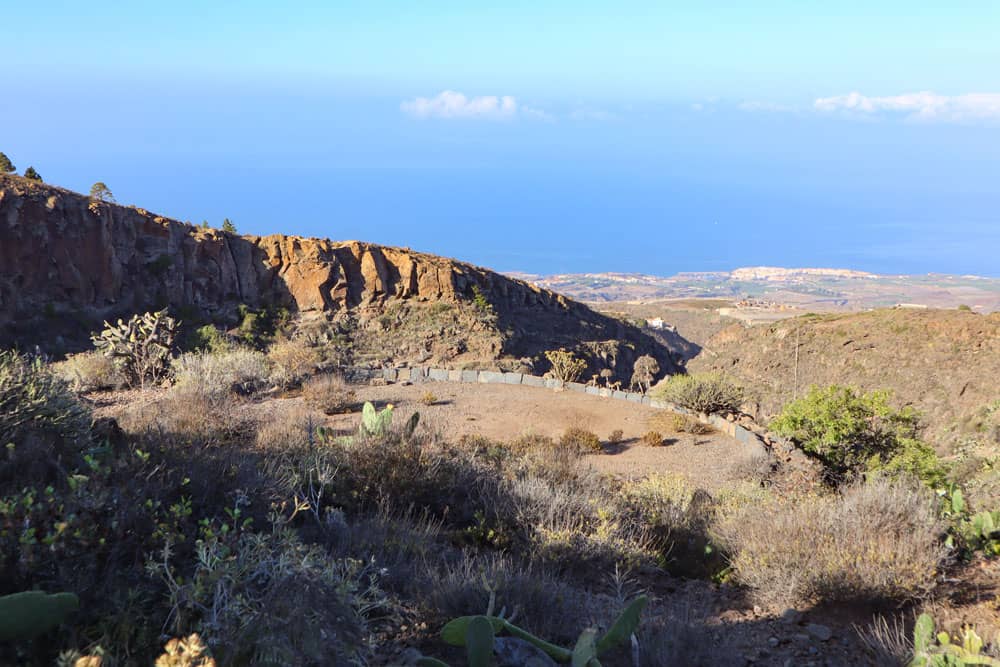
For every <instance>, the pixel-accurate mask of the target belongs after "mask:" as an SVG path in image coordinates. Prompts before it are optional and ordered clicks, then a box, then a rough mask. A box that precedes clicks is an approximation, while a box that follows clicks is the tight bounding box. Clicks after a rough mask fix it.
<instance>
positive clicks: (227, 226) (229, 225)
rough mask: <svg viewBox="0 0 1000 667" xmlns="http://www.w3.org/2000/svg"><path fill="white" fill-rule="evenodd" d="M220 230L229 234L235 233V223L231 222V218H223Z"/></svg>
mask: <svg viewBox="0 0 1000 667" xmlns="http://www.w3.org/2000/svg"><path fill="white" fill-rule="evenodd" d="M222 231H224V232H229V233H230V234H235V233H236V225H234V224H233V221H232V220H230V219H229V218H226V219H225V220H223V221H222Z"/></svg>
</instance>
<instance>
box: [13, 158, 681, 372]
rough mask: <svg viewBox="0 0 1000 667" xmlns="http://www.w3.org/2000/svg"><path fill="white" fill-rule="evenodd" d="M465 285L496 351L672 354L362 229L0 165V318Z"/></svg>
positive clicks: (455, 291) (422, 296)
mask: <svg viewBox="0 0 1000 667" xmlns="http://www.w3.org/2000/svg"><path fill="white" fill-rule="evenodd" d="M476 290H478V291H479V292H480V293H481V294H482V295H483V296H484V297H485V298H486V299H487V301H489V303H490V304H491V306H492V308H493V310H494V312H495V313H496V315H497V327H498V328H499V330H500V331H502V332H504V335H505V336H506V340H507V344H506V345H505V346H504V347H505V349H504V350H503V351H502V352H503V353H504V354H508V355H522V354H537V353H538V351H539V350H541V349H546V348H551V347H558V346H562V345H565V346H569V347H573V346H576V345H578V344H581V343H585V342H595V341H609V340H617V341H620V342H621V343H622V349H623V350H627V354H626V356H628V357H631V356H635V355H638V354H641V353H643V352H644V351H651V352H652V353H654V356H657V357H658V358H659V359H660V360H661V365H664V364H666V366H664V367H665V368H669V367H670V366H672V364H671V363H670V361H669V357H667V356H666V354H665V352H664V351H663V350H661V349H658V348H657V345H656V343H655V342H653V341H652V340H651V339H649V338H648V337H646V336H645V335H644V334H641V333H640V332H639V331H638V330H636V329H634V328H632V327H628V326H626V325H624V324H623V323H622V322H620V321H618V320H615V319H612V318H609V317H606V316H604V315H600V314H598V313H596V312H594V311H592V310H591V309H589V308H587V307H586V306H584V305H582V304H580V303H576V302H574V301H571V300H569V299H566V298H565V297H563V296H560V295H558V294H556V293H554V292H550V291H548V290H543V289H539V288H538V287H535V286H533V285H530V284H528V283H525V282H522V281H519V280H514V279H511V278H507V277H505V276H501V275H499V274H497V273H494V272H492V271H489V270H487V269H483V268H480V267H476V266H472V265H470V264H466V263H463V262H458V261H455V260H451V259H446V258H443V257H438V256H435V255H428V254H424V253H418V252H413V251H411V250H408V249H401V248H389V247H382V246H377V245H373V244H370V243H363V242H359V241H346V242H334V241H330V240H327V239H311V238H301V237H297V236H284V235H271V236H264V237H255V236H239V235H236V234H227V233H224V232H221V231H218V230H214V229H201V228H198V227H194V226H191V225H188V224H185V223H182V222H178V221H175V220H169V219H167V218H163V217H159V216H156V215H154V214H151V213H149V212H148V211H145V210H143V209H139V208H135V207H126V206H119V205H117V204H107V203H103V202H93V201H91V200H90V199H89V198H87V197H85V196H83V195H80V194H77V193H74V192H70V191H68V190H63V189H60V188H56V187H52V186H49V185H45V184H41V183H36V182H32V181H26V180H24V179H22V178H19V177H16V176H2V175H0V326H3V325H5V324H6V325H13V326H15V328H19V330H23V329H25V326H24V325H25V323H26V322H29V321H31V320H32V318H38V317H39V316H40V315H41V314H42V313H43V312H49V313H50V315H51V313H53V312H55V313H57V314H60V313H67V312H72V313H81V314H85V315H87V316H88V317H90V318H107V317H113V316H118V315H122V314H128V313H133V312H138V311H142V310H148V309H150V308H154V307H157V308H158V307H163V306H165V305H169V306H174V307H176V308H184V309H192V308H193V309H197V311H199V312H200V313H201V314H202V315H203V316H205V317H207V318H216V319H225V318H226V317H227V316H229V317H231V315H232V313H233V312H234V311H235V309H236V306H237V305H239V304H247V305H248V306H251V307H265V306H282V307H287V308H289V309H290V310H293V311H297V312H308V311H320V312H327V313H333V314H336V313H341V312H344V311H346V310H352V309H354V310H361V311H364V310H378V309H382V308H384V307H385V306H386V305H387V304H388V303H390V302H393V301H396V300H406V299H415V300H417V301H444V302H452V303H457V302H471V300H472V299H473V297H474V295H475V291H476ZM8 328H9V327H8ZM17 337H18V336H15V338H17ZM20 337H23V336H20ZM8 338H10V336H8Z"/></svg>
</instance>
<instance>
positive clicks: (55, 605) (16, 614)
mask: <svg viewBox="0 0 1000 667" xmlns="http://www.w3.org/2000/svg"><path fill="white" fill-rule="evenodd" d="M79 607H80V600H79V599H78V598H77V597H76V596H75V595H73V594H72V593H53V594H51V595H49V594H47V593H44V592H42V591H25V592H23V593H14V594H13V595H4V596H3V597H0V641H13V640H16V639H31V638H33V637H37V636H38V635H40V634H42V633H44V632H47V631H48V630H51V629H52V628H54V627H56V626H57V625H59V624H60V623H62V622H63V620H64V619H65V618H66V617H67V616H68V615H69V614H71V613H72V612H74V611H76V610H77V609H78V608H79Z"/></svg>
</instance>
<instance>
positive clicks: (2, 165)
mask: <svg viewBox="0 0 1000 667" xmlns="http://www.w3.org/2000/svg"><path fill="white" fill-rule="evenodd" d="M15 171H17V167H15V166H14V163H13V162H11V161H10V158H9V157H7V156H6V155H4V154H3V153H0V174H13V173H14V172H15Z"/></svg>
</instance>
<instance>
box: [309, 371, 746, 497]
mask: <svg viewBox="0 0 1000 667" xmlns="http://www.w3.org/2000/svg"><path fill="white" fill-rule="evenodd" d="M356 391H357V394H358V401H359V403H360V402H363V401H372V402H373V403H375V404H376V405H384V404H387V403H391V404H392V405H394V406H396V410H398V412H397V413H396V414H399V415H404V416H407V415H409V414H410V413H412V412H413V411H417V412H419V413H420V417H421V422H422V423H423V424H425V425H426V426H427V427H429V428H431V429H435V430H437V431H439V432H441V433H442V434H443V435H445V436H446V437H447V438H448V439H451V440H457V439H458V438H460V437H461V436H463V435H478V436H484V437H487V438H490V439H494V440H501V441H509V440H513V439H515V438H518V437H520V436H523V435H529V434H534V435H545V436H549V437H551V438H555V439H558V438H559V436H560V435H561V434H562V433H563V432H564V431H565V430H566V429H568V428H570V427H574V426H576V427H579V428H584V429H587V430H588V431H592V432H593V433H596V434H597V436H598V437H599V438H601V441H602V442H603V443H604V449H605V453H604V454H598V455H593V456H588V457H586V459H587V462H588V463H590V464H591V465H592V466H593V467H594V468H596V469H597V470H598V471H600V472H604V473H610V474H614V475H620V476H622V477H628V478H641V477H646V476H648V475H650V474H651V473H664V472H671V473H678V474H683V475H685V476H687V477H688V478H689V479H690V480H691V482H692V483H693V484H694V485H695V486H698V487H701V488H705V489H707V490H709V491H711V490H713V489H715V488H717V487H718V486H719V485H720V484H722V483H724V482H726V481H729V480H733V479H738V477H739V471H740V469H741V468H742V467H745V466H746V465H747V464H749V463H750V459H751V455H752V452H751V451H750V450H749V449H748V448H747V446H746V445H743V444H741V443H739V442H737V441H736V440H734V439H733V438H730V437H728V436H725V435H722V434H721V433H712V434H709V435H691V434H689V433H665V432H664V433H662V435H663V436H664V438H665V439H664V443H665V444H664V446H662V447H648V446H646V445H643V444H641V442H640V439H641V438H642V436H643V435H644V434H645V433H646V432H647V431H650V430H652V429H654V428H655V427H656V425H655V423H654V424H652V425H651V424H650V420H651V419H654V418H655V417H656V416H657V415H661V414H662V412H663V411H662V410H656V409H653V408H650V407H647V406H644V405H637V404H635V403H628V402H625V401H619V400H612V399H608V398H603V397H600V396H591V395H589V394H579V393H576V392H570V391H555V390H552V389H543V388H539V387H521V386H513V385H498V384H451V383H445V382H441V383H424V384H415V385H408V386H404V385H399V384H394V385H389V386H385V387H366V386H362V387H358V388H357V390H356ZM428 392H430V393H431V394H433V395H434V396H435V397H436V399H437V400H436V401H435V402H434V404H433V405H425V404H423V403H422V402H421V398H422V397H423V396H424V395H425V394H427V393H428ZM289 400H298V399H289ZM358 419H359V415H358V414H357V413H354V414H344V415H338V416H335V417H330V418H329V420H328V424H329V425H330V426H333V427H335V428H338V429H343V430H344V431H345V432H353V431H355V430H356V429H357V425H358ZM616 430H621V431H622V434H623V438H624V439H623V440H622V442H621V443H619V444H617V445H611V444H609V443H608V440H609V436H610V435H611V433H612V432H614V431H616Z"/></svg>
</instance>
